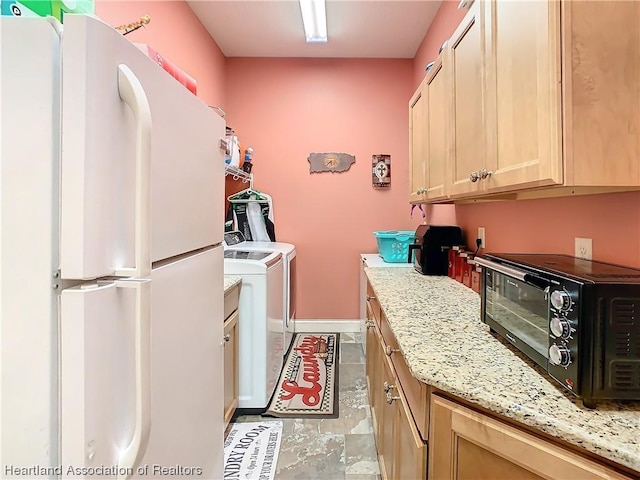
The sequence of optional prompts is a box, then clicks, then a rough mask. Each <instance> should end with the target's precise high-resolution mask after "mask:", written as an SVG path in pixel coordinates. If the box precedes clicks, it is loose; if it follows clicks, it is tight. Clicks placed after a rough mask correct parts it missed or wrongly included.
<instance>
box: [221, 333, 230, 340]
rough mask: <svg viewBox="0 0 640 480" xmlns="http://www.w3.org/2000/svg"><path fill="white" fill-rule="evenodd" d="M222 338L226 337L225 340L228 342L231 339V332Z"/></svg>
mask: <svg viewBox="0 0 640 480" xmlns="http://www.w3.org/2000/svg"><path fill="white" fill-rule="evenodd" d="M222 338H224V341H225V342H228V341H229V340H231V334H229V333H227V334H226V335H225V336H224V337H222Z"/></svg>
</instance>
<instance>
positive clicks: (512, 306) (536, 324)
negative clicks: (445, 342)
mask: <svg viewBox="0 0 640 480" xmlns="http://www.w3.org/2000/svg"><path fill="white" fill-rule="evenodd" d="M476 262H477V263H481V264H482V265H483V266H484V267H485V268H484V288H483V311H482V317H483V321H484V322H485V323H487V324H488V325H489V326H490V327H491V328H492V329H493V330H495V331H496V332H498V333H499V334H500V335H501V336H502V337H504V338H505V339H507V340H508V341H509V342H511V343H512V344H513V345H514V346H515V347H516V348H518V349H519V350H521V351H522V352H523V353H525V354H526V355H527V356H528V357H530V358H531V359H532V360H533V361H535V362H536V363H537V364H539V365H540V366H542V367H543V368H544V369H545V370H546V369H547V363H548V355H549V315H550V307H549V284H548V282H547V281H545V280H544V279H542V278H540V277H537V276H533V275H531V274H529V273H527V272H525V271H521V270H518V269H514V268H511V267H505V266H503V265H500V264H495V262H491V261H488V260H485V259H480V258H476ZM489 264H491V265H489Z"/></svg>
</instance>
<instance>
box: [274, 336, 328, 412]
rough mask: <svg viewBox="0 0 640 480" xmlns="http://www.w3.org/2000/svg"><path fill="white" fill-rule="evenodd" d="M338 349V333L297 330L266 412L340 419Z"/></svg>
mask: <svg viewBox="0 0 640 480" xmlns="http://www.w3.org/2000/svg"><path fill="white" fill-rule="evenodd" d="M339 350H340V334H339V333H297V334H296V336H295V338H294V339H293V345H292V346H291V350H290V351H289V354H288V355H287V358H286V360H285V363H284V367H283V369H282V373H281V374H280V379H279V380H278V384H277V385H276V391H275V393H274V395H273V398H272V399H271V403H270V404H269V407H268V408H267V411H266V412H265V415H267V416H273V417H288V418H337V417H338V352H339Z"/></svg>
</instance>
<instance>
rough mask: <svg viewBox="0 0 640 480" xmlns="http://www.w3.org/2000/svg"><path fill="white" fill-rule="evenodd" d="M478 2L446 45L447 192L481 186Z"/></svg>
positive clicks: (480, 24)
mask: <svg viewBox="0 0 640 480" xmlns="http://www.w3.org/2000/svg"><path fill="white" fill-rule="evenodd" d="M480 6H481V2H479V1H476V2H474V3H473V4H472V5H471V8H470V9H469V12H468V13H467V15H466V16H465V17H464V19H463V20H462V22H461V23H460V25H459V26H458V28H457V29H456V31H455V32H454V33H453V36H452V37H451V39H450V40H449V43H448V46H447V49H446V56H445V63H446V64H448V65H449V66H450V67H449V68H450V70H451V81H450V83H449V89H450V95H449V98H450V101H451V104H450V106H449V115H448V121H449V128H450V131H451V136H450V137H449V140H450V148H451V157H450V161H449V165H448V166H449V168H448V185H447V193H448V194H449V195H450V196H456V195H466V194H472V193H477V192H478V191H481V190H482V187H483V186H484V184H483V183H482V182H480V181H479V180H480V177H479V172H480V169H481V168H483V167H484V168H486V167H487V163H486V160H485V140H484V135H485V130H484V118H483V107H482V100H483V93H482V90H483V70H484V64H483V61H482V60H483V51H482V36H483V27H484V24H483V21H482V18H481V16H480ZM474 174H475V176H474ZM472 177H473V178H474V180H473V181H472V180H471V178H472Z"/></svg>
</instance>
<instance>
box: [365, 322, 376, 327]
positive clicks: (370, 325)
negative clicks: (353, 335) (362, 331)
mask: <svg viewBox="0 0 640 480" xmlns="http://www.w3.org/2000/svg"><path fill="white" fill-rule="evenodd" d="M373 325H374V323H373V322H372V321H371V320H367V321H366V322H365V326H366V327H367V328H371V327H373Z"/></svg>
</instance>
